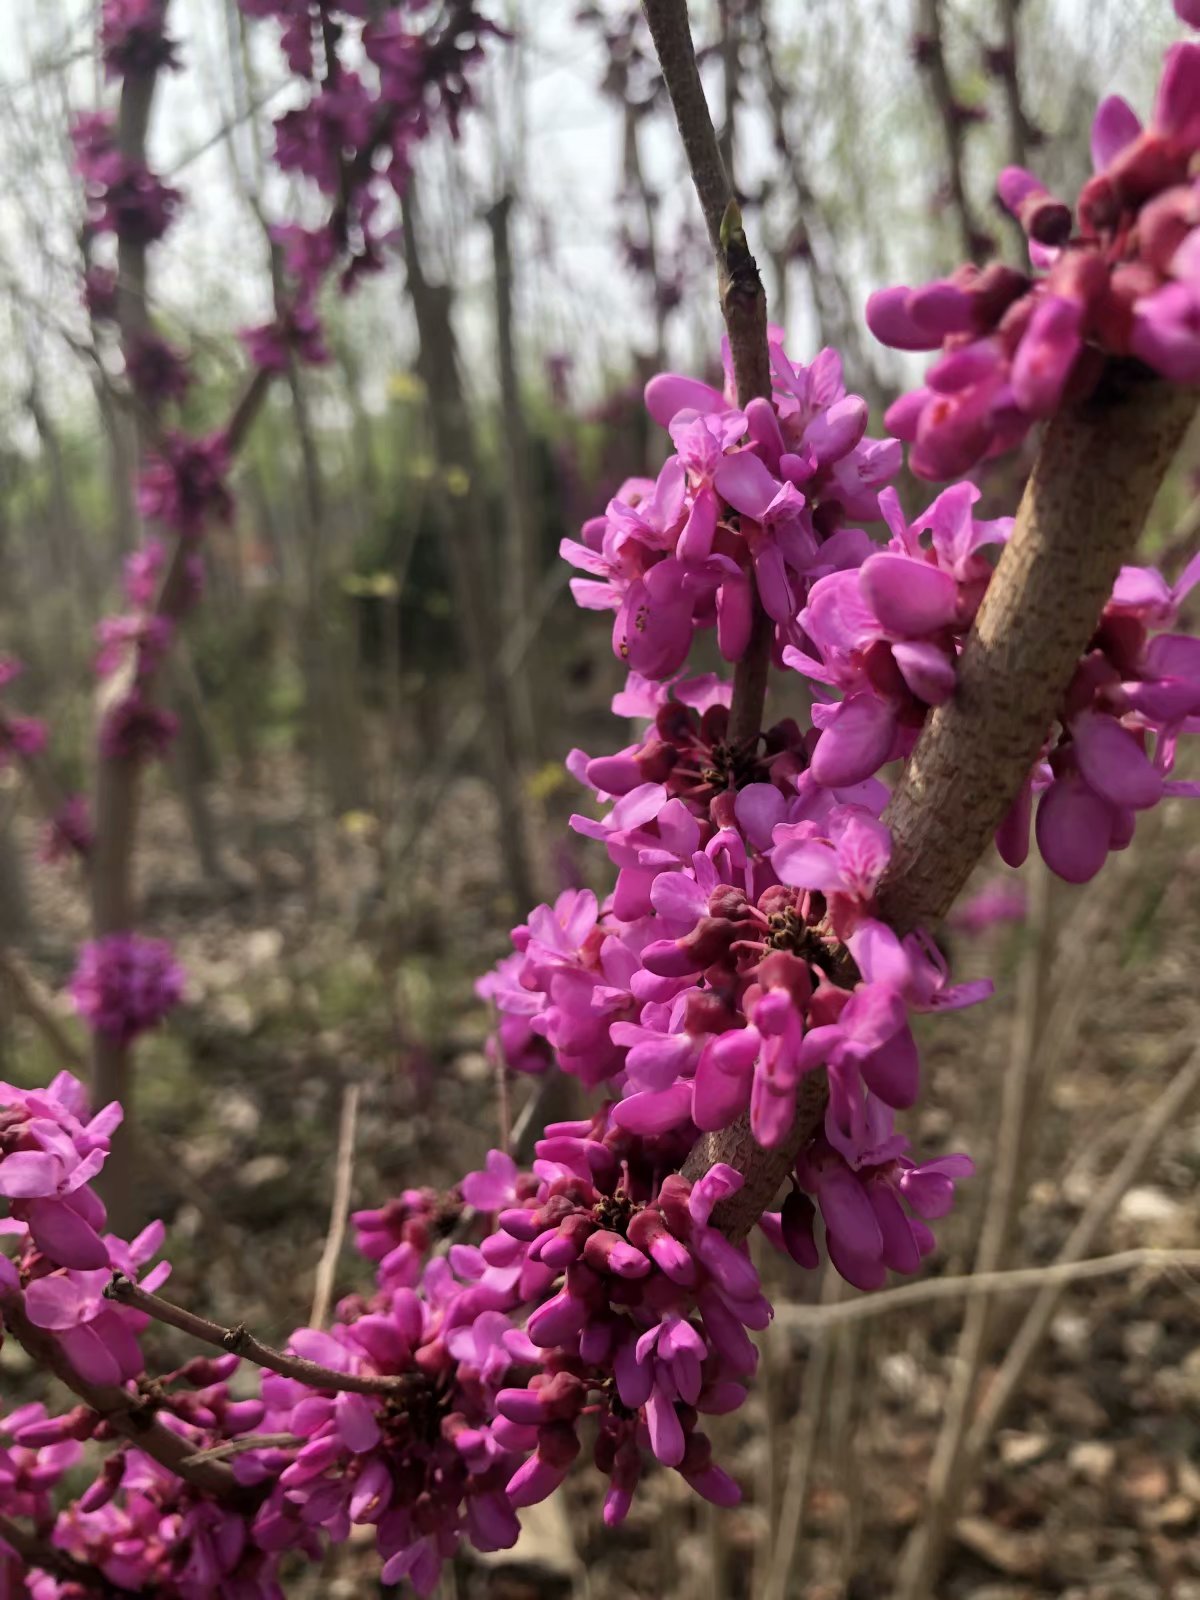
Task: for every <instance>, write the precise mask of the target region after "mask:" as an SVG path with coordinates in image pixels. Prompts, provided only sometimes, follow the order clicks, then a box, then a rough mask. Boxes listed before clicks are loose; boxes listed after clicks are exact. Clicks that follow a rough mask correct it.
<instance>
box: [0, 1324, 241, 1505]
mask: <svg viewBox="0 0 1200 1600" xmlns="http://www.w3.org/2000/svg"><path fill="white" fill-rule="evenodd" d="M0 1313H2V1316H3V1322H4V1326H5V1329H6V1330H7V1331H8V1332H9V1333H11V1334H12V1336H13V1338H14V1339H16V1341H17V1343H18V1344H19V1345H21V1346H22V1348H23V1349H24V1350H25V1351H26V1353H27V1354H28V1355H29V1356H30V1357H31V1358H32V1359H33V1361H34V1364H35V1365H36V1366H39V1367H41V1368H42V1370H43V1371H45V1372H50V1373H53V1375H54V1376H55V1377H56V1378H57V1379H58V1380H59V1382H60V1383H62V1384H65V1385H66V1387H67V1388H68V1389H70V1390H71V1392H72V1393H73V1394H77V1395H78V1396H79V1398H80V1399H81V1400H82V1401H83V1403H84V1404H85V1405H87V1406H90V1407H91V1409H92V1410H93V1411H95V1412H96V1413H97V1415H98V1416H101V1417H103V1418H104V1420H105V1422H106V1423H107V1424H108V1425H109V1427H110V1428H112V1430H113V1431H114V1432H115V1433H118V1434H120V1435H121V1437H122V1438H124V1439H128V1440H129V1441H130V1443H131V1444H133V1445H135V1446H136V1447H137V1449H139V1450H141V1451H143V1452H144V1453H145V1454H146V1455H148V1456H152V1457H153V1458H154V1460H155V1461H157V1462H158V1463H159V1465H160V1466H163V1467H166V1469H167V1471H168V1472H173V1473H174V1474H175V1476H176V1477H178V1478H182V1479H183V1480H184V1481H185V1482H186V1483H190V1484H191V1485H192V1487H193V1488H195V1489H198V1490H200V1492H201V1493H203V1494H209V1495H214V1496H215V1497H216V1498H217V1499H219V1500H230V1501H236V1500H239V1499H240V1498H241V1497H242V1490H241V1488H240V1486H239V1485H238V1482H237V1480H236V1479H235V1478H234V1475H233V1472H232V1471H231V1470H230V1468H229V1467H227V1466H225V1465H224V1463H223V1462H219V1461H210V1462H201V1463H198V1464H197V1463H192V1462H191V1457H192V1453H193V1448H194V1447H193V1446H192V1445H191V1444H190V1443H189V1442H188V1440H187V1439H184V1438H181V1437H180V1435H179V1434H177V1433H172V1431H171V1430H170V1428H167V1427H165V1426H164V1424H163V1423H161V1422H160V1421H158V1419H157V1417H156V1415H155V1409H156V1408H155V1406H154V1404H153V1402H152V1401H150V1400H148V1399H147V1398H146V1397H145V1396H143V1395H139V1394H136V1393H134V1392H133V1391H131V1390H129V1389H122V1388H120V1387H118V1386H117V1385H115V1384H101V1383H90V1382H89V1381H88V1380H87V1379H86V1378H82V1377H80V1375H79V1373H78V1372H76V1371H75V1368H74V1367H73V1366H72V1365H71V1363H70V1361H69V1360H68V1359H67V1357H66V1355H65V1354H64V1352H63V1349H62V1346H61V1345H60V1344H59V1342H58V1340H57V1339H55V1338H54V1337H53V1335H51V1334H49V1333H46V1332H44V1331H43V1330H42V1329H41V1328H37V1327H35V1326H34V1324H33V1323H32V1322H30V1320H29V1318H28V1317H27V1316H26V1315H25V1310H24V1307H23V1306H22V1305H21V1303H20V1301H19V1300H18V1299H16V1298H15V1297H11V1298H8V1299H6V1300H4V1301H3V1302H0Z"/></svg>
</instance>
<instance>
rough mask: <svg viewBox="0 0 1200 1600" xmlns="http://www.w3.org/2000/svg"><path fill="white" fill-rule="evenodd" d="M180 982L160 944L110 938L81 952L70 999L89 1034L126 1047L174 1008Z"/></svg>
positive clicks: (128, 936) (137, 937)
mask: <svg viewBox="0 0 1200 1600" xmlns="http://www.w3.org/2000/svg"><path fill="white" fill-rule="evenodd" d="M184 981H185V978H184V971H183V968H182V967H181V966H180V965H179V963H178V961H176V959H175V954H174V951H173V950H172V949H171V946H170V945H169V944H168V943H167V941H166V940H165V939H147V938H145V937H143V936H142V935H141V934H137V933H110V934H107V935H106V936H105V937H104V938H103V939H92V940H89V941H88V942H87V943H86V944H84V945H83V946H82V948H81V949H80V952H79V961H78V963H77V965H76V967H75V971H74V974H73V975H72V978H71V985H70V990H71V999H72V1000H73V1001H74V1002H75V1009H76V1010H77V1011H78V1012H79V1015H80V1016H81V1017H82V1018H83V1019H84V1021H85V1022H86V1023H87V1024H88V1026H89V1027H90V1028H94V1029H95V1030H96V1032H97V1033H103V1034H105V1035H107V1036H108V1037H109V1038H110V1039H116V1040H118V1041H119V1042H120V1043H122V1044H128V1043H129V1041H130V1040H131V1039H134V1038H136V1037H137V1035H138V1034H139V1033H145V1032H146V1030H147V1029H148V1028H156V1027H157V1026H158V1024H159V1023H160V1022H161V1021H162V1020H163V1018H164V1017H165V1016H166V1015H167V1013H168V1012H169V1011H172V1010H173V1009H174V1008H175V1006H177V1005H178V1004H179V1000H180V998H181V996H182V994H183V986H184Z"/></svg>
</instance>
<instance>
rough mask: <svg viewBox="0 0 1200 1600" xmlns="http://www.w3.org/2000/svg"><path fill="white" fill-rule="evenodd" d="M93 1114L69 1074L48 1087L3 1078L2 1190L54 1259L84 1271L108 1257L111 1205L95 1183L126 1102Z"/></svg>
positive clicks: (16, 1215) (0, 1098)
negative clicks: (16, 1084) (25, 1086)
mask: <svg viewBox="0 0 1200 1600" xmlns="http://www.w3.org/2000/svg"><path fill="white" fill-rule="evenodd" d="M86 1116H87V1108H86V1100H85V1096H84V1093H83V1089H82V1087H81V1086H80V1085H79V1084H78V1083H77V1082H76V1080H75V1079H74V1078H72V1077H71V1076H70V1074H68V1073H60V1074H59V1075H58V1077H56V1078H55V1079H54V1081H53V1082H52V1083H51V1084H50V1086H49V1088H48V1089H46V1090H44V1091H40V1090H33V1091H24V1090H20V1089H15V1088H13V1087H12V1085H11V1084H0V1195H2V1196H4V1197H5V1198H6V1199H7V1200H8V1201H9V1205H10V1211H11V1214H12V1216H13V1218H14V1219H15V1221H16V1222H18V1223H21V1224H23V1225H24V1226H25V1227H26V1228H28V1230H29V1233H30V1235H31V1237H32V1239H33V1241H34V1243H35V1244H36V1245H37V1247H38V1249H39V1250H41V1251H42V1252H43V1253H44V1255H45V1256H46V1257H47V1258H48V1259H49V1260H50V1261H52V1262H54V1263H56V1264H58V1265H60V1266H63V1267H69V1268H75V1269H78V1270H81V1271H90V1270H94V1269H96V1268H104V1267H107V1265H108V1261H109V1254H108V1248H107V1246H106V1245H105V1244H104V1242H103V1241H102V1240H101V1238H100V1235H99V1231H98V1230H99V1229H100V1228H102V1227H103V1226H104V1220H105V1218H104V1207H103V1206H102V1205H101V1204H100V1202H99V1200H98V1199H96V1197H95V1195H94V1194H93V1193H92V1191H91V1189H90V1188H89V1187H88V1185H89V1184H90V1183H91V1180H92V1179H93V1178H94V1177H95V1176H96V1174H97V1173H98V1172H99V1171H100V1169H101V1167H103V1165H104V1162H105V1158H106V1157H107V1154H108V1142H109V1138H110V1136H111V1134H112V1131H113V1129H114V1128H115V1127H116V1126H117V1125H118V1124H119V1122H120V1120H121V1109H120V1107H119V1106H118V1105H116V1104H115V1103H114V1104H113V1105H110V1106H108V1107H106V1108H105V1109H104V1110H103V1111H101V1112H99V1113H98V1114H97V1115H96V1116H94V1117H92V1118H91V1119H90V1120H86V1121H85V1120H84V1118H85V1117H86Z"/></svg>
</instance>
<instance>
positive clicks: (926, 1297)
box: [776, 1245, 1200, 1338]
mask: <svg viewBox="0 0 1200 1600" xmlns="http://www.w3.org/2000/svg"><path fill="white" fill-rule="evenodd" d="M1181 1269H1182V1270H1183V1271H1185V1272H1194V1271H1200V1250H1185V1249H1179V1250H1175V1249H1161V1248H1156V1247H1155V1246H1153V1245H1146V1246H1138V1247H1137V1248H1135V1249H1131V1250H1118V1251H1116V1252H1114V1254H1112V1255H1107V1256H1089V1257H1087V1258H1086V1259H1084V1260H1082V1261H1052V1262H1050V1263H1048V1264H1047V1265H1046V1266H1044V1267H1008V1268H1005V1269H1004V1270H1003V1271H1000V1272H972V1273H969V1274H967V1273H964V1274H962V1275H960V1276H955V1277H951V1278H922V1279H920V1280H919V1281H917V1282H915V1283H904V1284H901V1285H900V1286H899V1287H898V1288H895V1289H885V1290H882V1291H881V1292H880V1293H879V1294H864V1295H860V1296H859V1297H858V1299H856V1300H847V1301H845V1302H844V1303H843V1304H841V1305H836V1306H798V1305H783V1306H780V1307H778V1309H777V1312H776V1317H777V1320H778V1323H779V1326H780V1327H781V1328H782V1329H783V1330H784V1331H785V1332H788V1333H800V1334H803V1335H805V1336H806V1337H807V1336H810V1335H811V1336H812V1337H814V1338H815V1337H816V1336H817V1335H818V1334H822V1333H824V1332H825V1331H826V1330H827V1329H828V1328H831V1327H841V1326H842V1325H843V1324H845V1323H849V1322H873V1321H875V1320H876V1319H877V1318H879V1317H886V1316H890V1315H891V1313H892V1312H893V1311H911V1310H912V1309H913V1308H914V1307H915V1306H926V1305H935V1304H936V1303H937V1302H938V1301H941V1300H976V1299H981V1300H990V1299H992V1298H993V1297H994V1296H996V1295H1005V1294H1027V1293H1029V1292H1030V1291H1031V1290H1037V1291H1040V1290H1042V1289H1044V1288H1047V1287H1052V1288H1054V1289H1056V1290H1059V1289H1064V1288H1069V1287H1070V1286H1071V1285H1072V1284H1076V1283H1088V1282H1091V1280H1092V1279H1094V1278H1119V1277H1123V1276H1124V1275H1125V1274H1126V1273H1131V1272H1171V1271H1179V1270H1181Z"/></svg>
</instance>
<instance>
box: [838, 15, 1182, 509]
mask: <svg viewBox="0 0 1200 1600" xmlns="http://www.w3.org/2000/svg"><path fill="white" fill-rule="evenodd" d="M1178 9H1180V7H1179V6H1177V10H1178ZM1184 9H1185V10H1186V9H1187V8H1184ZM1181 14H1183V12H1181ZM1185 20H1187V18H1186V16H1185ZM1198 99H1200V45H1195V44H1190V43H1189V44H1179V45H1175V46H1173V47H1172V49H1170V50H1169V51H1168V52H1167V56H1166V61H1165V64H1164V70H1163V76H1162V80H1161V82H1160V85H1159V91H1158V96H1157V99H1156V102H1155V107H1154V114H1153V117H1152V118H1151V122H1150V125H1149V126H1148V127H1147V128H1143V127H1142V125H1141V123H1140V122H1139V121H1138V118H1137V117H1136V115H1135V114H1134V113H1133V111H1132V110H1131V109H1130V108H1129V106H1128V105H1126V103H1125V102H1124V101H1123V100H1120V99H1117V98H1113V99H1109V100H1106V101H1104V102H1103V104H1102V105H1101V106H1100V108H1099V110H1098V112H1097V114H1096V120H1095V123H1094V125H1093V129H1092V157H1093V163H1094V166H1095V169H1096V170H1095V173H1094V175H1093V177H1092V178H1091V179H1089V181H1088V182H1087V183H1086V184H1085V185H1084V187H1083V189H1082V191H1081V192H1080V195H1079V197H1078V201H1077V203H1076V206H1075V209H1074V215H1073V214H1072V211H1071V209H1070V208H1069V207H1067V206H1066V205H1064V204H1063V203H1062V202H1061V201H1059V200H1057V199H1056V198H1055V197H1054V196H1052V195H1050V194H1049V193H1048V192H1047V191H1046V189H1045V187H1044V185H1042V184H1041V183H1040V182H1039V180H1038V179H1037V178H1035V177H1034V176H1033V174H1031V173H1028V172H1025V171H1024V170H1023V169H1021V168H1017V167H1009V168H1006V169H1005V170H1004V171H1003V172H1002V173H1001V174H1000V177H999V181H998V184H997V189H998V194H999V198H1000V200H1001V203H1002V204H1003V205H1005V206H1006V207H1007V208H1008V209H1009V210H1010V211H1011V212H1012V213H1013V214H1014V216H1016V217H1017V219H1018V220H1019V221H1020V223H1021V225H1022V227H1023V228H1024V230H1025V232H1026V234H1027V235H1028V237H1029V241H1030V243H1029V251H1030V262H1031V267H1032V269H1033V270H1032V272H1031V273H1030V274H1024V273H1018V272H1014V271H1013V270H1011V269H1010V268H1008V267H1004V266H1001V265H1000V264H998V263H993V264H992V265H990V266H988V267H985V268H983V269H982V270H981V269H979V268H976V267H973V266H965V267H961V268H959V269H958V270H957V271H956V272H954V273H953V274H951V276H950V277H949V278H945V279H942V280H941V281H939V282H937V283H933V284H928V285H926V286H924V287H923V288H920V289H910V288H907V287H900V288H894V289H884V290H881V291H879V292H878V293H877V294H874V295H872V296H871V298H870V300H869V301H868V302H867V321H868V323H869V325H870V327H871V329H872V331H873V332H874V333H875V335H876V337H877V338H879V339H881V340H882V341H883V342H884V343H885V344H890V345H893V346H895V347H897V348H899V349H904V350H931V351H936V350H940V351H941V356H940V358H939V359H938V360H936V361H935V362H934V364H933V366H932V367H931V368H930V369H929V371H928V373H927V374H926V379H925V384H924V386H923V387H922V388H920V389H917V390H914V391H913V392H911V393H910V394H907V395H905V396H903V397H902V398H901V399H900V400H899V401H897V402H896V404H895V405H893V406H892V408H891V409H890V410H889V412H888V415H887V419H886V420H887V425H888V427H889V429H890V430H891V431H892V432H893V433H894V434H895V435H896V436H897V437H898V438H900V439H903V440H905V441H907V442H908V443H910V444H911V446H912V449H911V451H910V455H909V465H910V466H911V467H912V470H913V471H914V472H915V473H916V474H917V475H918V476H920V477H926V478H933V479H938V478H949V477H953V476H956V475H957V474H959V473H962V472H966V471H968V470H969V469H970V468H971V467H973V466H974V465H975V464H976V463H977V462H978V461H980V460H982V459H985V458H987V457H990V456H994V455H996V454H998V453H1000V452H1002V451H1004V450H1009V449H1011V448H1012V447H1013V446H1014V445H1016V444H1018V443H1019V442H1020V441H1021V439H1022V438H1024V436H1025V434H1026V433H1027V432H1028V430H1029V428H1030V426H1031V425H1032V423H1033V422H1034V421H1035V420H1037V419H1038V418H1040V417H1046V416H1050V415H1051V414H1052V413H1053V412H1054V411H1056V410H1057V409H1058V407H1059V406H1060V405H1062V404H1063V403H1064V402H1065V401H1066V400H1068V399H1070V398H1073V397H1081V396H1083V395H1085V394H1086V393H1087V392H1089V390H1090V389H1091V387H1092V386H1093V385H1094V384H1095V382H1096V380H1097V377H1098V376H1099V373H1100V370H1101V367H1102V365H1103V358H1104V357H1105V356H1117V357H1128V356H1137V357H1139V358H1140V359H1141V360H1142V361H1144V362H1145V363H1146V364H1147V365H1148V366H1150V367H1152V368H1153V369H1154V370H1155V371H1157V372H1159V373H1161V374H1162V376H1163V377H1165V378H1167V379H1169V380H1170V381H1172V382H1176V383H1188V384H1190V383H1194V382H1196V381H1197V377H1198V375H1200V309H1198V302H1197V298H1196V294H1197V273H1198V271H1200V243H1198V242H1197V241H1200V210H1198V209H1197V203H1196V198H1195V194H1194V191H1193V187H1192V185H1191V184H1190V182H1189V171H1190V163H1191V162H1192V160H1193V159H1194V157H1195V154H1196V152H1197V150H1200V113H1198V112H1197V109H1196V107H1197V101H1198Z"/></svg>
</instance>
